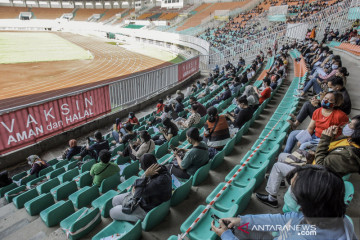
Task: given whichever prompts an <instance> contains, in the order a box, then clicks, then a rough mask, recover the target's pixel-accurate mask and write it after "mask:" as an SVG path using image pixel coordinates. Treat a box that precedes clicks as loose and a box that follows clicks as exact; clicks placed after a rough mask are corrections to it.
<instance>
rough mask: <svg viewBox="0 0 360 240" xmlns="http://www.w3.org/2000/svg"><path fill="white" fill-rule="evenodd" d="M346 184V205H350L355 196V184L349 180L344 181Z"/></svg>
mask: <svg viewBox="0 0 360 240" xmlns="http://www.w3.org/2000/svg"><path fill="white" fill-rule="evenodd" d="M344 184H345V199H344V201H345V204H346V205H349V204H350V202H351V200H352V199H353V197H354V192H355V190H354V186H353V185H352V183H351V182H348V181H344Z"/></svg>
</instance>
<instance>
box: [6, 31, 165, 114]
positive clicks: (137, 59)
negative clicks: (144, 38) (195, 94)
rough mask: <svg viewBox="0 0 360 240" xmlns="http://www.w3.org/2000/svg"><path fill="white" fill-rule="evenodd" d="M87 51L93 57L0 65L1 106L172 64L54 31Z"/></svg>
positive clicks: (19, 103) (95, 39)
mask: <svg viewBox="0 0 360 240" xmlns="http://www.w3.org/2000/svg"><path fill="white" fill-rule="evenodd" d="M57 34H58V35H60V36H61V37H63V38H65V39H67V40H69V41H71V42H73V43H75V44H77V45H79V46H80V47H82V48H84V49H86V50H89V51H90V52H91V53H92V55H93V56H94V59H93V60H76V61H60V62H39V63H19V64H1V65H0V76H2V77H0V109H5V108H10V107H15V106H19V105H23V104H25V103H31V102H35V101H39V100H42V99H46V98H49V97H54V96H58V95H62V94H65V93H70V92H73V91H76V90H80V89H84V88H86V87H91V86H96V85H98V84H100V83H108V82H112V81H115V80H118V79H121V78H125V77H127V76H130V75H132V74H133V73H139V72H145V71H149V70H153V69H156V68H160V67H164V66H168V65H171V63H168V62H164V61H161V60H158V59H155V58H151V57H148V56H145V55H142V54H138V53H134V52H130V51H128V50H125V49H124V48H121V47H117V46H114V45H110V44H107V43H104V42H103V41H101V40H99V39H97V38H92V37H84V36H80V35H75V34H71V33H57Z"/></svg>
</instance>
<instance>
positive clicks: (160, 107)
mask: <svg viewBox="0 0 360 240" xmlns="http://www.w3.org/2000/svg"><path fill="white" fill-rule="evenodd" d="M164 106H165V104H164V101H163V100H162V99H159V101H158V104H157V105H156V114H158V113H161V112H162V111H164Z"/></svg>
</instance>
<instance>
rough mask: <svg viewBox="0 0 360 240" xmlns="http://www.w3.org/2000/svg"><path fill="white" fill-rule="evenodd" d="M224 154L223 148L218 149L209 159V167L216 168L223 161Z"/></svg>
mask: <svg viewBox="0 0 360 240" xmlns="http://www.w3.org/2000/svg"><path fill="white" fill-rule="evenodd" d="M224 155H225V152H224V150H222V151H219V152H218V153H217V154H216V155H215V156H214V157H213V159H211V160H210V161H211V166H210V168H211V169H215V168H217V167H218V166H220V165H221V164H222V163H223V162H224Z"/></svg>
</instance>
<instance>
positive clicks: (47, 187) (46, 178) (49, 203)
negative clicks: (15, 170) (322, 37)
mask: <svg viewBox="0 0 360 240" xmlns="http://www.w3.org/2000/svg"><path fill="white" fill-rule="evenodd" d="M248 67H249V66H248ZM248 67H247V68H248ZM245 70H246V68H245V69H244V71H245ZM226 82H227V81H223V82H222V83H221V84H220V85H221V86H222V85H224V84H225V83H226ZM243 90H244V88H243V89H242V91H243ZM220 91H221V88H219V89H218V90H217V91H214V93H212V95H211V96H212V97H213V96H215V95H216V94H217V93H219V92H220ZM200 93H201V91H198V92H197V93H195V94H194V95H195V96H197V95H198V94H200ZM201 100H202V101H211V100H212V99H211V97H206V98H203V99H201ZM231 100H232V99H229V100H228V101H226V102H223V103H221V104H220V106H219V109H225V107H226V106H227V105H229V104H230V102H231ZM186 104H187V105H189V101H188V99H187V101H186ZM184 113H185V112H184ZM151 117H152V116H147V117H144V118H141V119H140V120H141V122H142V125H143V126H142V127H144V125H145V123H146V121H147V120H150V118H151ZM205 121H206V116H205V117H203V119H202V121H201V123H199V124H198V127H202V125H203V124H204V123H205ZM140 128H141V127H139V129H138V130H141V129H140ZM149 132H150V133H152V134H155V133H154V132H151V130H150V131H149ZM185 132H186V130H184V131H183V132H182V133H181V134H179V136H178V137H177V138H176V137H175V138H173V139H172V141H171V142H170V144H174V145H175V146H177V145H178V144H179V141H180V137H181V139H182V141H183V140H185V138H184V137H185V134H184V133H185ZM107 139H108V141H109V142H111V141H112V140H113V139H112V138H111V137H110V135H109V134H108V135H107ZM183 144H186V143H183ZM164 146H165V147H163V146H159V147H158V148H157V150H156V151H155V154H156V155H157V156H158V157H159V158H160V157H161V156H162V159H161V158H160V160H159V162H161V161H164V159H165V157H166V155H165V154H166V153H167V149H168V144H166V145H164ZM124 148H125V146H124V145H120V146H117V147H115V148H114V149H113V158H112V161H115V162H116V163H117V164H119V165H122V164H127V165H126V167H125V168H124V169H123V170H122V173H121V175H122V176H123V177H124V178H125V179H127V180H126V181H125V182H123V183H121V182H120V175H114V176H112V177H110V178H107V179H105V180H104V181H103V182H102V184H101V186H100V188H98V187H96V186H91V185H92V177H91V176H90V174H89V170H90V169H91V166H92V165H93V164H94V163H95V159H90V157H85V158H84V160H85V161H86V160H87V162H85V163H84V164H83V165H82V166H81V168H80V171H79V169H78V168H77V166H78V162H77V161H75V160H74V159H71V160H70V161H66V160H63V161H58V160H57V159H53V160H51V161H48V163H49V165H50V167H48V168H46V169H43V170H42V171H40V173H39V177H38V178H36V177H35V176H34V175H30V176H29V177H26V178H23V177H24V176H26V175H27V174H28V173H29V172H28V171H27V172H22V173H20V174H17V175H15V176H14V177H13V180H14V181H15V182H17V183H18V184H20V186H18V185H17V184H16V183H13V184H11V185H9V186H6V187H4V188H1V189H0V194H1V196H5V198H6V199H7V200H8V202H13V203H14V205H15V207H17V208H18V209H20V208H23V207H25V209H26V210H27V212H28V213H29V215H31V216H34V215H38V214H40V217H41V219H42V220H43V221H44V223H45V224H46V225H47V226H49V227H51V226H55V225H57V224H59V223H60V226H61V228H62V229H64V231H66V233H67V235H69V236H70V238H71V239H77V238H80V237H82V236H85V235H86V234H87V233H88V230H89V229H91V228H92V227H93V226H94V225H93V224H98V223H99V222H100V221H101V218H99V215H101V216H103V217H109V210H110V208H111V207H112V204H111V199H112V198H113V197H114V196H115V195H117V194H119V192H120V193H123V192H126V191H128V189H129V187H130V186H131V185H132V183H133V182H134V181H135V179H136V178H137V176H136V175H137V174H138V172H139V161H132V162H131V163H130V164H129V163H128V161H129V159H128V158H123V157H120V156H117V151H122V150H123V149H124ZM164 150H166V151H164ZM226 151H228V150H226ZM163 155H165V156H163ZM210 165H211V164H210V163H209V164H208V165H207V167H205V168H202V169H201V170H199V171H198V173H197V174H195V176H194V177H193V178H190V179H189V180H187V181H185V182H183V183H182V185H181V186H180V187H179V188H177V189H174V193H173V197H172V198H171V200H170V201H168V202H166V203H163V204H161V205H160V206H158V207H156V208H155V209H153V210H152V211H150V212H149V213H148V215H147V217H146V218H145V219H144V221H143V222H142V223H141V227H142V228H143V229H144V230H146V231H148V230H150V229H151V228H153V227H154V226H155V225H156V224H158V223H159V222H160V221H161V220H162V219H163V218H164V217H165V216H166V214H167V213H168V210H169V208H170V206H171V205H172V206H175V205H177V204H179V203H180V202H181V201H182V200H184V199H185V198H186V197H187V195H188V193H189V192H190V189H191V185H198V184H200V183H201V182H202V181H203V180H204V179H205V178H206V177H207V175H208V172H209V169H210ZM140 174H141V173H140ZM113 189H117V190H118V191H115V190H113ZM90 204H91V206H92V207H93V208H92V209H88V208H87V207H88V206H89V205H90ZM75 209H78V210H77V211H75ZM79 215H80V216H81V217H80V218H79ZM74 219H77V220H76V221H74ZM89 219H91V221H89ZM150 219H151V220H150ZM70 223H73V224H72V225H71V226H70V225H69V224H70ZM84 223H86V224H85V225H86V227H85V226H84ZM116 224H122V226H124V227H123V228H124V229H127V228H129V227H130V225H131V224H130V225H129V223H113V224H111V225H110V226H108V227H107V228H106V229H104V231H107V230H108V229H111V228H113V227H114V225H116ZM80 225H82V227H79V226H80ZM139 226H140V225H139V224H135V225H134V226H133V228H139ZM141 227H140V228H141ZM80 229H81V231H79V230H80ZM132 232H133V231H132V230H129V232H128V233H127V234H130V235H131V233H132ZM99 234H102V232H101V233H99ZM140 234H141V232H140ZM94 239H97V237H96V236H95V237H94Z"/></svg>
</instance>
